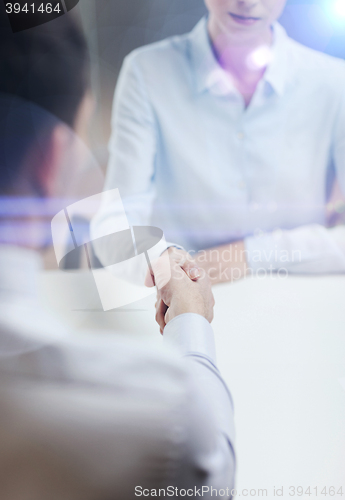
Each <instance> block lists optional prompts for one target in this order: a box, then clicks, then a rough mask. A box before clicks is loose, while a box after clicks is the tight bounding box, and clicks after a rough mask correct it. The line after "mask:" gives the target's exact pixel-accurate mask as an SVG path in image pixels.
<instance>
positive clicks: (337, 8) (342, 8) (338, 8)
mask: <svg viewBox="0 0 345 500" xmlns="http://www.w3.org/2000/svg"><path fill="white" fill-rule="evenodd" d="M333 10H334V14H335V15H336V16H339V17H341V18H345V0H336V1H335V2H334V7H333Z"/></svg>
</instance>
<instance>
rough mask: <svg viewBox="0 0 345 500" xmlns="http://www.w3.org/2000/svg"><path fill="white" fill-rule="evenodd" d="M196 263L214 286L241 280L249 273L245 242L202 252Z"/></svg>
mask: <svg viewBox="0 0 345 500" xmlns="http://www.w3.org/2000/svg"><path fill="white" fill-rule="evenodd" d="M195 262H196V264H197V265H198V266H199V268H201V270H202V272H205V273H206V274H207V275H208V276H209V278H210V280H211V283H212V285H215V284H217V283H223V282H229V281H236V280H239V279H241V278H243V277H244V276H245V275H246V274H247V271H248V266H247V258H246V250H245V246H244V242H243V241H237V242H234V243H230V244H228V245H222V246H219V247H214V248H210V249H208V250H201V251H200V252H199V253H197V254H196V256H195ZM201 274H202V273H201Z"/></svg>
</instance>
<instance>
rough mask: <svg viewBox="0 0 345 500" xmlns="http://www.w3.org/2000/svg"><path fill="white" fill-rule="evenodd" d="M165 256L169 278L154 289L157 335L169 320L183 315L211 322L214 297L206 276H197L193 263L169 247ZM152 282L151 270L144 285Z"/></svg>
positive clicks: (153, 282)
mask: <svg viewBox="0 0 345 500" xmlns="http://www.w3.org/2000/svg"><path fill="white" fill-rule="evenodd" d="M166 253H167V254H168V257H169V263H170V269H171V278H170V280H169V281H168V283H166V284H165V285H164V286H162V287H161V288H160V289H158V291H157V301H156V321H157V323H158V325H159V327H160V331H161V333H163V330H164V328H165V326H166V324H167V323H169V321H171V320H172V319H173V318H175V317H176V316H179V315H180V314H184V313H195V314H200V315H201V316H203V317H204V318H206V319H207V320H208V321H209V322H211V321H212V319H213V307H214V298H213V294H212V290H211V281H210V279H209V277H208V275H207V274H206V273H201V269H200V268H199V267H198V265H197V264H196V262H195V261H194V260H193V259H192V258H191V257H190V256H189V254H186V252H184V251H183V250H179V249H177V248H174V247H170V248H168V250H166V251H165V252H164V254H166ZM164 254H163V255H164ZM187 255H188V258H186V256H187ZM165 257H166V255H165ZM156 281H157V280H156V278H155V276H154V271H152V273H151V272H149V273H148V274H147V276H146V279H145V285H146V286H149V287H150V286H154V285H155V282H156Z"/></svg>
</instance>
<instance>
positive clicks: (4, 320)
mask: <svg viewBox="0 0 345 500" xmlns="http://www.w3.org/2000/svg"><path fill="white" fill-rule="evenodd" d="M0 12H1V14H0V24H1V27H0V109H1V113H0V127H1V129H0V190H1V193H0V196H1V198H0V208H1V220H0V243H1V244H0V379H1V380H0V381H1V390H0V498H1V500H22V499H35V500H47V498H49V500H77V499H78V500H79V499H80V500H81V499H83V500H89V499H90V500H107V499H115V498H117V499H121V500H126V499H130V498H131V499H132V498H136V497H137V496H158V493H157V492H158V490H159V489H161V490H162V491H163V490H164V491H165V492H167V491H168V490H167V488H170V491H173V492H174V494H175V495H176V496H179V492H181V491H182V490H183V491H185V492H187V493H186V494H187V495H188V496H191V495H193V496H199V495H200V492H202V493H203V497H204V498H207V497H208V496H210V494H211V489H212V488H213V492H214V489H216V490H218V491H220V490H222V491H220V492H221V496H223V498H227V497H230V496H231V490H232V488H233V485H234V472H235V458H234V451H233V443H234V429H233V406H232V401H231V396H230V394H229V391H228V389H227V387H226V385H225V383H224V381H223V380H222V377H221V375H220V373H219V371H218V369H217V366H216V359H215V347H214V337H213V331H212V328H211V326H210V323H209V321H211V319H212V316H213V304H214V302H213V296H212V293H211V290H210V285H209V282H208V281H207V280H206V278H204V279H199V280H198V281H192V280H191V279H190V277H188V276H187V273H186V272H185V271H184V270H183V269H182V268H181V267H180V266H176V265H172V266H171V267H172V277H171V280H170V281H169V283H168V284H167V285H165V286H164V288H163V289H162V290H161V292H160V302H159V304H158V306H157V307H158V308H159V310H157V319H158V320H159V323H160V325H161V327H162V330H163V339H164V343H165V348H164V349H158V348H152V347H148V346H147V345H145V344H144V343H142V342H139V341H133V340H129V339H128V338H126V337H125V336H124V335H121V334H120V332H116V334H114V335H106V336H105V335H102V334H99V333H98V334H97V335H89V334H88V335H84V336H82V335H79V334H76V333H75V332H72V331H70V329H69V327H68V326H67V325H64V324H61V323H60V322H59V321H58V320H57V319H56V318H55V317H54V316H52V315H51V314H50V313H49V311H47V310H46V308H45V306H44V305H43V304H42V302H41V301H40V298H39V293H38V285H37V278H38V273H39V271H40V269H41V266H42V263H41V253H42V251H43V250H44V248H45V247H46V245H47V243H48V242H49V238H50V227H49V224H47V214H46V207H47V206H48V205H49V202H50V201H51V200H54V203H55V205H56V206H57V205H58V203H59V200H60V199H63V197H64V195H65V193H66V189H67V187H68V181H67V180H68V179H69V178H70V177H71V176H72V175H73V171H74V169H77V168H78V164H77V163H78V162H77V161H76V160H75V157H73V161H72V156H71V155H72V152H73V148H74V141H75V140H77V139H76V137H77V136H78V134H79V132H80V130H81V127H83V126H85V123H87V121H88V119H89V118H88V116H87V108H88V105H87V102H88V99H87V95H88V93H89V76H88V54H87V48H86V43H85V40H84V38H83V35H82V33H81V31H80V28H79V27H78V25H77V24H76V22H75V21H74V19H73V17H71V15H70V14H66V15H64V16H62V17H61V18H58V19H56V20H54V21H52V22H50V23H49V24H47V25H43V26H39V27H37V28H33V29H31V30H27V31H24V32H21V33H16V34H12V32H11V30H10V27H9V23H8V20H7V18H6V16H5V14H4V5H2V6H0ZM69 155H70V156H69ZM69 158H70V161H68V159H69ZM62 205H63V203H62ZM61 208H63V207H61ZM171 262H172V264H174V259H173V257H171ZM162 314H163V315H164V321H163V320H162ZM138 330H140V326H138ZM157 334H158V333H157ZM182 494H183V492H182ZM161 495H163V492H162V493H161Z"/></svg>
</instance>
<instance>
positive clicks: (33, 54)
mask: <svg viewBox="0 0 345 500" xmlns="http://www.w3.org/2000/svg"><path fill="white" fill-rule="evenodd" d="M88 89H89V64H88V51H87V45H86V42H85V39H84V37H83V34H82V32H81V30H80V28H79V26H78V24H77V22H76V21H75V20H74V18H73V16H72V15H71V14H66V15H64V16H62V17H60V18H58V19H56V20H54V21H51V22H50V23H48V24H45V25H43V26H39V27H37V28H32V29H29V30H26V31H23V32H20V33H12V31H11V28H10V25H9V21H8V19H7V17H6V14H5V10H4V5H3V4H1V5H0V191H1V193H3V194H15V193H16V192H18V190H19V192H20V194H26V195H30V194H33V195H35V194H36V195H37V194H38V195H40V196H49V195H50V194H51V193H52V191H53V190H52V189H51V188H52V184H53V183H54V175H55V174H56V171H55V170H54V169H56V167H57V165H58V157H59V155H61V154H62V153H63V149H64V141H67V134H66V129H67V128H68V127H66V125H67V126H69V127H71V128H75V127H76V124H77V122H78V117H79V115H80V112H81V110H82V108H83V102H84V98H85V96H86V93H87V90H88ZM64 129H65V130H64ZM23 180H24V182H23ZM24 186H25V187H24ZM30 191H31V192H30Z"/></svg>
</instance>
